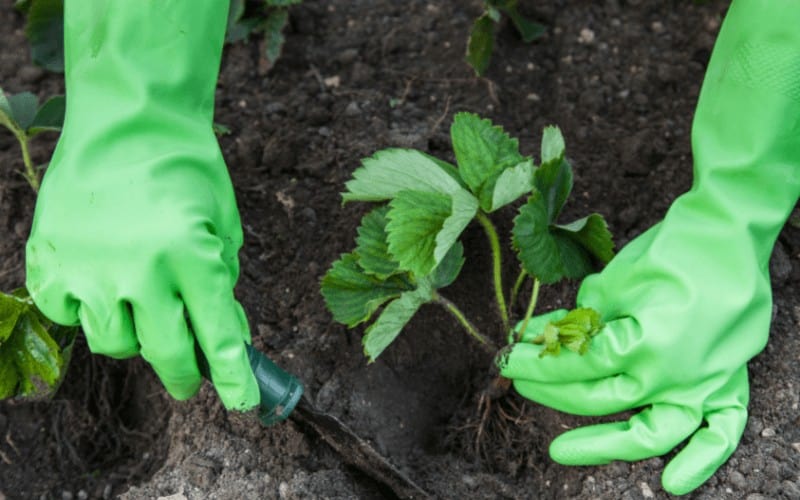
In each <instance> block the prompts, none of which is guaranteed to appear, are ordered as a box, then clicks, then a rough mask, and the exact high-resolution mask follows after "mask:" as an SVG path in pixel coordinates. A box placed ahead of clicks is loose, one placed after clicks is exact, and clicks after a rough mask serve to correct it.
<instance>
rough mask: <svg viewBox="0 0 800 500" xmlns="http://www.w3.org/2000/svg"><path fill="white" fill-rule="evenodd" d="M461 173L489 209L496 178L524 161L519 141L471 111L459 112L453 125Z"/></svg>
mask: <svg viewBox="0 0 800 500" xmlns="http://www.w3.org/2000/svg"><path fill="white" fill-rule="evenodd" d="M450 137H451V140H452V142H453V151H454V152H455V154H456V159H457V161H458V172H459V173H460V175H461V178H462V179H463V180H464V182H466V184H467V185H468V186H469V188H470V191H472V193H473V194H475V196H477V197H478V199H479V200H480V203H481V208H482V209H483V210H486V211H490V210H491V209H492V205H493V196H494V188H495V184H496V182H497V179H498V178H499V177H500V175H501V174H502V173H503V171H504V170H506V169H507V168H512V167H515V166H517V165H519V164H520V163H522V162H524V161H525V158H524V157H523V156H522V155H520V153H519V143H518V142H517V140H516V139H512V138H511V137H509V136H508V135H507V134H506V133H505V131H503V129H502V128H501V127H498V126H495V125H493V124H492V122H491V121H489V120H486V119H482V118H480V117H479V116H477V115H475V114H472V113H458V114H456V116H455V117H454V119H453V125H452V126H451V127H450Z"/></svg>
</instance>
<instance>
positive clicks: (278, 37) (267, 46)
mask: <svg viewBox="0 0 800 500" xmlns="http://www.w3.org/2000/svg"><path fill="white" fill-rule="evenodd" d="M287 24H289V11H288V10H287V9H285V8H280V9H275V10H273V11H272V12H270V13H269V15H268V16H267V19H266V21H264V56H265V57H266V59H267V61H269V63H270V66H272V65H274V64H275V62H276V61H277V60H278V58H279V57H280V56H281V51H282V50H283V43H284V42H285V41H286V38H284V36H283V29H284V28H285V27H286V25H287Z"/></svg>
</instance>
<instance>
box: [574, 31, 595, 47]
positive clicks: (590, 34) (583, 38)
mask: <svg viewBox="0 0 800 500" xmlns="http://www.w3.org/2000/svg"><path fill="white" fill-rule="evenodd" d="M593 42H594V31H592V30H590V29H589V28H583V29H582V30H581V34H580V36H579V37H578V43H586V44H590V43H593Z"/></svg>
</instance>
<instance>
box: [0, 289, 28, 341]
mask: <svg viewBox="0 0 800 500" xmlns="http://www.w3.org/2000/svg"><path fill="white" fill-rule="evenodd" d="M28 307H29V305H28V304H27V303H26V302H25V301H24V300H21V299H19V298H17V297H14V296H13V295H6V294H4V293H0V345H2V344H3V342H5V341H6V339H8V338H9V337H10V336H11V333H12V332H13V331H14V327H15V326H16V325H17V320H19V316H20V314H22V313H23V312H25V310H26V309H28Z"/></svg>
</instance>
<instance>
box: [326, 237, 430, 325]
mask: <svg viewBox="0 0 800 500" xmlns="http://www.w3.org/2000/svg"><path fill="white" fill-rule="evenodd" d="M321 287H322V296H323V297H324V299H325V305H326V306H327V307H328V310H330V311H331V313H332V314H333V319H335V320H336V321H338V322H339V323H343V324H345V325H347V326H349V327H351V328H352V327H354V326H356V325H358V324H359V323H363V322H364V321H367V320H368V319H369V318H370V316H372V314H373V313H374V312H375V311H376V310H377V309H378V308H379V307H380V306H381V305H382V304H384V303H385V302H386V301H387V300H390V299H392V298H395V297H398V296H400V294H401V293H403V292H405V291H408V290H411V289H413V288H414V287H413V285H411V284H410V283H409V282H408V281H407V280H406V279H404V278H403V277H402V276H392V277H390V278H389V279H386V280H381V279H379V278H376V277H375V276H370V275H368V274H366V273H365V272H364V270H363V269H362V268H361V266H359V265H358V256H357V255H355V254H354V253H348V254H343V255H342V256H341V258H340V259H339V260H337V261H336V262H334V263H333V266H332V267H331V268H330V269H329V270H328V272H327V273H326V274H325V276H324V277H323V278H322V284H321Z"/></svg>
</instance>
